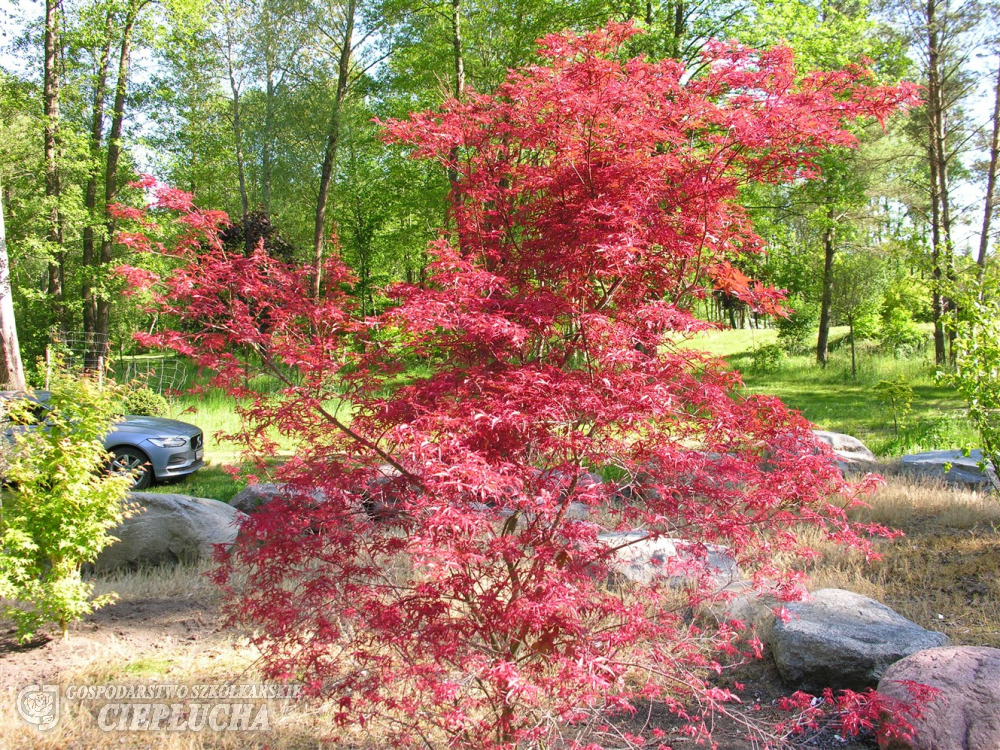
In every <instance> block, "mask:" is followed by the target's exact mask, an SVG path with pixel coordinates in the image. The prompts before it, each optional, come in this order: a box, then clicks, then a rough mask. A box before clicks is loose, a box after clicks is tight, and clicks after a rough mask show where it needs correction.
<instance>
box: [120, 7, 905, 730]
mask: <svg viewBox="0 0 1000 750" xmlns="http://www.w3.org/2000/svg"><path fill="white" fill-rule="evenodd" d="M634 33H636V32H635V30H634V29H633V28H632V27H630V26H628V25H621V26H619V25H611V26H608V27H607V28H605V29H602V30H599V31H596V32H594V33H591V34H588V35H585V36H575V35H571V34H566V35H561V36H552V37H548V38H546V39H544V40H542V42H541V55H542V59H543V63H542V64H540V65H538V66H536V67H531V68H528V69H525V70H521V71H516V72H512V73H511V74H510V75H509V78H508V80H507V82H506V83H505V84H504V85H503V86H501V87H500V89H499V90H498V91H497V93H496V94H495V95H493V96H476V95H470V96H469V97H468V98H467V100H466V101H464V102H458V101H450V102H447V103H446V104H445V105H444V106H443V107H442V108H441V109H440V111H434V112H425V113H420V114H414V115H412V116H411V118H410V119H409V120H406V121H399V122H391V123H388V124H387V125H386V133H387V138H389V139H391V140H394V141H397V142H400V143H403V144H407V145H409V146H410V147H411V148H412V151H413V155H414V156H415V157H417V158H426V159H434V160H436V161H438V162H440V163H441V164H443V165H446V166H447V167H449V168H451V169H453V170H454V171H455V173H457V174H458V175H459V180H458V181H457V183H456V188H455V189H456V194H455V195H454V196H453V198H454V200H453V211H452V212H453V225H454V228H453V230H451V231H447V232H444V233H443V234H442V236H441V239H439V240H438V241H437V242H436V243H434V244H433V246H432V247H431V255H432V257H433V262H432V263H431V265H430V267H429V269H428V274H427V279H426V282H424V283H421V284H397V285H395V286H394V287H392V288H391V290H390V294H391V295H392V297H393V298H394V299H395V301H396V304H395V305H394V306H393V307H392V308H391V309H389V310H388V311H387V312H385V313H384V314H382V315H380V316H378V317H373V318H368V319H359V317H358V316H357V315H356V313H355V311H354V310H353V309H352V306H351V304H350V298H349V297H348V296H347V295H346V292H345V291H344V290H345V289H346V287H347V286H348V284H349V282H350V274H349V272H348V270H347V269H346V268H345V267H344V266H343V265H342V264H341V263H340V262H339V261H338V260H337V259H336V258H334V259H331V260H330V261H329V262H328V264H327V267H326V269H325V270H324V273H323V279H324V284H325V293H324V294H323V295H321V296H320V298H319V299H315V298H314V297H313V296H312V295H311V294H310V283H311V276H310V274H311V271H310V269H309V268H308V267H295V266H291V265H287V264H284V263H281V262H278V261H277V260H275V259H273V258H271V257H268V256H267V255H266V254H265V253H264V252H263V250H260V249H259V250H258V251H257V252H256V253H254V254H252V255H251V256H249V257H247V256H245V255H244V254H243V253H240V254H237V255H231V254H227V253H226V252H225V250H224V248H223V246H222V244H221V242H220V241H219V232H220V230H221V228H222V226H223V225H224V221H223V219H222V217H220V216H218V215H217V214H213V213H211V212H202V211H199V210H198V209H196V208H194V207H193V205H190V204H189V203H188V198H186V197H184V196H183V195H182V194H179V193H177V192H176V191H172V190H166V189H159V191H158V194H159V196H160V198H161V199H162V200H163V201H165V202H166V203H167V204H169V205H172V206H174V207H175V208H180V209H181V212H182V217H181V219H182V221H183V222H184V223H185V225H186V227H187V228H188V230H189V231H188V234H187V236H186V237H184V238H182V241H181V242H180V243H179V244H178V245H177V247H176V248H173V249H171V250H169V252H173V253H175V254H176V255H178V257H179V258H180V259H181V261H183V263H182V264H181V267H180V268H179V269H178V270H177V271H176V272H174V273H172V274H170V275H168V276H165V277H164V278H162V279H159V280H157V279H153V278H150V277H149V275H148V274H147V275H143V274H141V273H140V272H138V271H136V270H135V269H131V270H128V269H126V272H127V273H131V274H132V275H133V278H134V280H136V281H137V282H138V281H144V282H145V283H147V284H149V283H154V288H155V289H158V290H159V292H158V294H159V310H160V311H161V313H163V314H165V315H172V316H176V318H177V319H178V320H179V321H180V322H181V324H180V325H178V326H176V330H173V331H170V332H166V333H162V334H158V335H155V336H151V337H148V341H149V343H156V344H159V345H163V346H168V347H172V348H174V349H176V350H177V351H179V352H182V353H184V354H186V355H189V356H191V357H193V358H194V359H195V360H196V361H198V362H199V363H200V364H202V365H204V366H206V367H208V368H210V369H211V370H212V371H213V372H215V373H217V374H216V375H215V378H214V380H213V381H212V385H213V386H218V387H222V388H225V389H226V390H227V391H228V392H230V393H231V394H233V395H235V396H238V397H240V398H241V399H242V401H241V403H242V404H243V406H242V407H241V410H242V411H243V415H244V417H245V418H246V420H247V421H246V428H245V430H244V431H243V432H242V433H241V434H240V435H239V436H236V437H237V438H238V439H240V440H242V442H243V443H244V445H245V446H246V448H247V451H248V452H249V453H250V454H251V455H253V456H255V457H257V458H258V459H261V460H262V459H264V458H265V457H267V456H268V455H270V454H271V453H273V451H274V449H275V443H274V439H275V436H276V434H279V433H280V434H282V435H289V436H292V437H293V438H294V439H295V441H296V444H297V446H298V449H297V451H296V454H295V456H294V458H292V459H291V460H289V461H287V462H286V463H284V464H282V465H281V466H280V467H279V468H277V469H275V470H274V472H273V474H274V476H275V478H276V479H277V480H278V481H280V482H282V483H284V484H285V487H286V491H285V493H284V494H283V495H282V496H281V497H279V498H278V499H276V500H274V501H273V502H270V503H269V504H267V505H266V506H264V507H263V508H261V509H260V510H259V511H258V512H257V513H255V514H254V515H252V516H251V517H250V518H249V519H248V520H247V521H246V522H245V523H244V524H243V527H242V529H241V534H240V538H239V542H238V544H237V545H236V547H235V549H234V550H233V551H232V552H231V553H230V554H229V555H228V556H226V557H225V558H224V559H223V562H222V566H221V568H220V569H219V571H218V573H217V579H218V581H219V582H220V584H222V585H223V586H224V587H225V590H226V592H227V594H228V612H229V614H230V616H231V618H232V620H233V621H234V622H238V623H242V624H244V625H248V626H250V627H251V628H252V632H253V633H254V635H253V641H254V643H255V644H256V645H257V646H258V647H259V648H260V649H261V652H262V654H263V664H264V669H265V670H266V673H267V674H268V676H270V677H274V678H287V679H301V680H304V681H305V682H306V684H307V685H308V686H309V688H310V689H311V690H312V691H314V692H315V693H316V694H319V695H322V696H325V697H328V698H330V699H332V700H333V701H334V705H335V706H336V709H335V711H336V715H337V718H338V719H339V720H340V721H342V722H344V723H345V724H346V723H361V724H365V723H368V722H372V721H375V720H381V721H382V722H383V723H384V726H385V728H386V729H385V730H384V731H388V732H390V734H391V737H392V742H393V743H396V744H397V745H408V744H423V745H426V746H435V747H436V746H445V745H448V746H451V745H455V746H464V747H477V748H479V747H515V746H527V745H545V744H547V743H550V742H552V741H553V740H554V739H555V738H556V737H563V738H568V739H566V740H565V741H566V742H570V743H572V742H573V741H576V742H579V743H580V745H581V746H582V745H587V743H595V744H592V745H588V746H592V747H598V746H602V744H601V743H602V742H604V741H605V740H604V739H602V738H605V739H607V738H609V737H611V735H610V734H602V725H601V721H603V720H602V719H601V720H597V722H596V723H594V722H590V720H591V719H593V718H594V717H598V716H602V715H604V716H606V715H607V714H609V713H614V712H621V711H629V710H631V709H632V707H633V705H634V702H635V701H636V700H647V701H660V702H662V703H664V704H665V705H666V706H667V707H668V708H670V709H671V710H674V711H676V712H677V713H678V714H680V715H681V716H683V717H685V718H686V720H687V721H688V722H689V723H690V729H689V731H691V732H693V733H695V732H699V731H702V730H703V729H704V727H703V725H702V723H701V722H702V719H703V717H704V716H705V715H707V714H708V713H710V712H712V711H714V710H724V707H725V703H726V701H728V700H730V699H731V697H732V696H731V695H730V694H729V693H727V692H726V691H723V690H718V689H715V688H713V687H712V684H711V681H710V677H711V674H712V672H713V671H714V670H717V669H718V668H719V659H720V658H722V657H723V656H725V655H726V654H729V655H731V654H733V653H735V649H736V646H735V645H734V644H737V643H738V640H737V639H738V636H739V635H740V634H741V627H740V623H729V622H722V623H721V624H712V625H711V626H708V625H707V624H706V622H705V621H704V620H703V619H701V618H699V617H698V616H696V615H697V613H698V612H700V611H702V609H701V605H703V604H705V603H706V602H710V601H713V600H718V599H720V598H724V597H726V596H727V595H728V594H727V593H726V591H724V590H723V583H722V582H720V580H719V576H718V575H717V571H716V570H714V569H713V568H712V567H711V566H710V565H709V561H710V557H711V556H710V554H709V553H710V551H711V552H715V551H717V548H716V547H713V546H712V545H724V546H725V547H726V548H727V549H728V550H729V553H730V554H731V555H732V556H733V557H734V558H735V559H736V561H737V562H738V563H739V566H740V568H741V570H742V571H743V572H744V574H745V575H746V576H747V577H748V579H749V581H750V583H749V585H750V586H752V587H755V588H757V589H767V590H771V591H775V592H777V593H779V594H781V595H783V596H786V597H787V596H792V595H794V592H795V590H796V582H795V581H794V580H791V579H790V578H789V576H788V574H787V573H785V572H783V571H782V570H779V569H778V566H777V565H776V563H775V560H776V558H777V557H778V555H779V554H781V555H783V556H784V557H785V558H786V559H788V558H792V557H794V556H795V555H809V554H810V551H809V550H808V549H804V548H801V547H800V545H799V543H798V542H797V536H796V534H795V530H796V528H797V527H801V526H804V525H805V526H813V527H816V528H818V529H819V530H820V531H821V532H822V534H824V535H826V536H828V537H830V538H833V539H836V540H838V541H841V542H843V543H845V544H848V545H853V546H856V547H860V548H863V549H868V548H869V547H868V542H867V541H866V539H867V536H868V534H870V533H873V532H874V533H880V532H882V531H884V530H882V529H879V528H864V529H859V528H856V527H854V526H852V525H851V523H849V522H848V520H847V517H846V515H845V506H849V505H850V503H851V502H854V501H855V499H856V498H857V496H858V494H859V492H860V491H861V490H863V489H864V488H863V487H858V486H850V485H848V484H846V483H845V482H844V481H843V480H842V478H841V476H840V474H839V473H838V471H837V469H836V467H835V466H834V464H833V462H832V461H831V460H830V456H829V453H828V452H827V451H826V450H825V449H823V448H822V447H820V446H818V445H817V443H816V441H815V439H814V438H813V436H812V434H811V432H810V425H809V424H808V423H807V422H806V420H804V419H803V418H802V417H801V416H799V415H797V414H796V413H793V412H789V411H788V410H786V409H785V408H784V407H783V406H782V405H781V404H780V403H779V402H778V401H777V400H776V399H773V398H768V397H760V396H757V397H750V398H748V397H744V396H743V395H741V394H740V390H739V386H740V382H739V378H738V375H737V374H735V373H733V372H729V371H727V370H726V368H725V367H724V366H723V364H722V363H720V362H718V361H716V360H714V359H713V358H711V357H709V356H707V355H703V354H698V353H695V352H693V351H690V350H687V349H682V348H679V347H678V346H677V342H678V340H679V339H682V338H684V337H685V336H688V335H689V334H691V333H693V332H696V331H699V330H702V329H704V328H706V324H705V323H703V322H702V321H699V320H698V319H697V318H696V317H695V316H694V315H692V313H691V311H690V310H691V307H692V303H693V301H695V300H697V299H699V298H701V297H703V296H704V295H705V294H706V293H709V292H711V290H713V289H724V290H725V291H727V292H729V293H730V294H734V295H737V296H739V297H740V298H741V299H743V300H746V301H747V302H748V303H749V304H751V305H754V306H755V307H757V308H758V309H763V310H766V311H772V312H775V311H778V310H779V306H780V301H781V295H780V293H779V292H778V291H776V290H773V289H769V288H766V287H764V286H762V285H760V284H756V283H754V282H752V281H751V280H749V279H747V278H746V277H745V276H744V275H743V274H742V273H741V272H739V271H738V270H736V268H735V266H734V265H733V261H734V260H736V259H738V258H739V257H740V256H741V255H742V254H744V253H753V252H757V251H759V250H760V248H761V242H760V240H759V239H758V237H757V236H756V235H755V234H754V231H753V227H752V226H751V224H750V221H749V220H748V218H747V216H746V214H745V212H744V211H743V209H742V208H741V207H740V206H739V204H738V201H737V198H738V191H739V190H740V188H741V186H743V185H746V184H748V183H751V182H761V181H763V182H777V181H792V180H803V179H811V178H816V177H818V176H819V175H818V173H817V170H816V168H815V167H814V165H813V163H812V159H813V158H814V157H815V156H816V155H817V154H818V153H820V152H821V151H823V150H824V149H827V148H829V147H830V146H832V145H837V146H850V145H851V144H852V143H853V138H852V136H851V135H850V133H849V132H848V130H847V129H846V125H847V124H848V123H849V122H850V121H851V120H852V119H854V118H859V117H875V118H879V119H883V118H886V117H888V116H890V115H891V114H892V113H893V112H894V111H895V110H897V109H898V108H900V107H901V106H903V105H905V104H906V103H907V102H908V101H909V100H910V99H911V98H912V97H913V92H912V91H911V90H910V89H907V88H898V87H882V86H876V85H872V84H871V81H870V80H869V77H868V75H867V73H866V72H865V71H864V70H862V69H860V68H858V69H852V70H845V71H837V72H830V73H814V74H810V75H808V76H805V77H804V78H800V77H799V76H797V75H796V72H795V68H794V65H793V59H792V53H791V52H790V51H789V50H787V49H774V50H768V51H760V52H758V51H752V50H748V49H744V48H742V47H738V46H734V45H726V44H717V45H715V46H713V47H712V48H711V49H710V51H709V53H708V55H709V64H708V65H707V67H706V68H705V70H706V72H704V73H703V74H701V75H699V76H698V77H696V78H693V79H691V80H688V79H686V77H685V71H684V69H683V68H682V66H681V65H680V64H678V63H676V62H673V61H669V60H667V61H658V62H652V61H647V60H643V59H632V60H624V61H623V60H621V59H620V58H619V55H618V51H619V48H620V46H621V45H622V44H623V43H624V42H625V40H627V39H628V37H629V36H631V35H632V34H634ZM126 240H127V241H128V242H130V243H132V244H135V245H137V246H142V245H146V244H148V240H146V239H145V238H144V237H143V236H142V234H141V233H136V234H132V235H128V236H127V237H126ZM259 373H267V374H268V375H269V376H270V377H272V378H276V379H278V381H280V384H281V387H280V389H279V390H278V391H277V392H275V393H268V394H261V393H259V392H258V391H256V390H255V389H253V388H252V387H250V386H252V378H253V377H254V376H256V375H257V374H259ZM261 465H262V466H263V464H261ZM595 474H599V475H600V477H596V476H595ZM600 480H603V481H600ZM834 495H837V496H838V498H837V501H836V502H834V501H832V500H830V499H829V498H831V496H834ZM633 530H640V531H642V532H645V534H644V535H643V534H626V533H621V532H630V531H633ZM605 532H619V533H617V534H615V533H605ZM664 538H670V539H676V540H683V541H679V542H677V543H676V544H677V547H678V550H679V553H678V555H677V556H676V557H674V558H673V561H670V560H668V561H667V562H665V563H664V564H663V565H661V566H660V567H659V569H657V568H656V567H655V566H654V567H653V569H652V570H653V574H652V575H649V576H646V577H645V579H643V581H642V582H631V581H629V580H627V579H625V578H624V577H623V576H622V566H621V563H620V562H619V557H620V556H621V555H623V554H625V553H627V552H628V551H629V548H630V547H635V546H637V545H639V546H641V545H647V544H649V543H651V542H655V541H656V540H658V539H664ZM751 645H752V642H751ZM588 722H590V723H588ZM573 738H576V739H575V740H574V739H573ZM626 739H627V738H625V737H624V735H617V736H616V739H614V740H613V741H614V742H618V743H620V742H623V741H625V740H626ZM607 742H612V740H611V739H607Z"/></svg>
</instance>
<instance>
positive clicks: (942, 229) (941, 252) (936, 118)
mask: <svg viewBox="0 0 1000 750" xmlns="http://www.w3.org/2000/svg"><path fill="white" fill-rule="evenodd" d="M937 2H938V0H927V51H928V65H927V130H928V146H927V154H928V161H929V167H930V178H931V179H930V185H931V242H932V243H933V247H932V248H931V263H932V272H931V273H932V277H933V289H932V293H931V297H932V306H933V309H932V316H933V320H934V361H935V362H936V363H937V364H938V365H943V364H944V363H945V361H946V359H947V355H946V351H945V331H944V310H945V305H946V303H945V298H944V295H943V293H942V288H941V286H942V284H941V281H942V277H943V274H942V271H941V264H942V259H943V258H945V257H947V255H948V249H947V248H948V243H949V237H948V231H947V230H948V224H949V222H948V221H947V220H946V218H945V215H944V208H945V206H946V204H947V197H946V195H944V194H943V192H942V188H943V183H942V181H941V177H942V175H944V174H945V172H944V165H943V163H942V162H943V161H944V159H945V153H944V151H943V150H942V146H943V144H944V139H943V125H942V120H943V116H944V113H943V112H942V103H943V99H942V96H941V76H940V48H939V33H938V25H937V24H938V21H937Z"/></svg>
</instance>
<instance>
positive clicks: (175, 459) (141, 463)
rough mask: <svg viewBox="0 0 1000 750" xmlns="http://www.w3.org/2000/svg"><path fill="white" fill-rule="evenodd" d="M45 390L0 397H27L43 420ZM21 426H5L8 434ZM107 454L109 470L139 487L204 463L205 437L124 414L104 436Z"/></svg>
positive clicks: (172, 422) (176, 424)
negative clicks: (129, 476) (129, 477)
mask: <svg viewBox="0 0 1000 750" xmlns="http://www.w3.org/2000/svg"><path fill="white" fill-rule="evenodd" d="M49 397H50V394H49V393H48V391H35V392H34V393H33V394H32V395H31V396H28V395H27V394H25V393H22V392H19V391H0V399H8V400H9V399H15V398H28V399H30V400H31V401H33V402H35V403H36V404H38V406H37V407H35V408H34V409H33V410H32V411H33V412H34V414H35V419H37V420H38V422H39V423H42V422H44V420H45V410H46V402H47V401H48V400H49ZM17 429H24V427H23V426H19V427H8V428H7V429H5V430H4V434H5V435H6V436H7V437H10V436H12V435H13V434H14V431H15V430H17ZM104 447H105V448H107V450H108V453H110V454H111V463H110V470H111V471H112V472H116V473H123V474H124V473H128V474H131V475H132V477H133V480H134V481H133V484H132V489H133V490H142V489H145V488H146V487H149V486H150V485H151V484H154V483H155V482H158V481H169V480H174V479H181V478H183V477H186V476H187V475H189V474H193V473H194V472H196V471H198V469H200V468H201V467H202V466H204V465H205V460H204V458H205V436H204V434H203V433H202V431H201V430H200V429H198V428H197V427H195V426H194V425H193V424H188V423H187V422H181V421H178V420H176V419H164V418H162V417H139V416H135V415H131V414H130V415H126V416H125V418H124V419H123V420H122V421H121V422H117V423H116V424H114V425H113V426H112V428H111V432H109V433H108V434H107V435H106V436H105V438H104Z"/></svg>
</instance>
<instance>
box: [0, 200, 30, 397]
mask: <svg viewBox="0 0 1000 750" xmlns="http://www.w3.org/2000/svg"><path fill="white" fill-rule="evenodd" d="M0 360H2V361H0V376H3V378H4V387H5V388H6V389H8V390H12V391H23V390H24V388H25V382H24V367H23V366H22V364H21V347H20V346H19V345H18V341H17V325H16V324H15V320H14V297H13V294H12V290H11V286H10V260H9V258H8V256H7V230H6V227H5V226H4V220H3V191H2V190H0Z"/></svg>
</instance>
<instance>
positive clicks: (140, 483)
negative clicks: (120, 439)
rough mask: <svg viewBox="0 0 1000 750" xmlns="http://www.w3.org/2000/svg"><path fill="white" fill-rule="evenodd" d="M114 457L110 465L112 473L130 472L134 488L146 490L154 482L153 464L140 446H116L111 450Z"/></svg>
mask: <svg viewBox="0 0 1000 750" xmlns="http://www.w3.org/2000/svg"><path fill="white" fill-rule="evenodd" d="M111 454H112V456H113V458H112V459H111V466H110V467H109V469H110V471H111V473H112V474H129V475H131V476H132V487H131V488H130V489H132V490H133V491H135V490H144V489H146V488H147V487H149V485H151V484H152V483H153V465H152V464H150V463H149V456H147V455H146V454H145V453H143V452H142V451H141V450H139V449H138V448H129V447H124V448H115V449H114V450H112V451H111Z"/></svg>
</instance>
